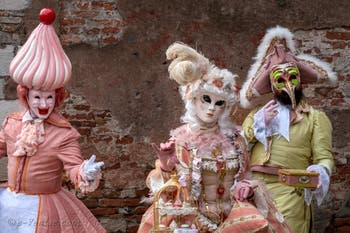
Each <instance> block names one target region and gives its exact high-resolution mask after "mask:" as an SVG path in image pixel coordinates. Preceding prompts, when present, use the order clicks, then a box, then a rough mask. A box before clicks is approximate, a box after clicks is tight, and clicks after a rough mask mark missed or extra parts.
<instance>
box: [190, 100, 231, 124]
mask: <svg viewBox="0 0 350 233" xmlns="http://www.w3.org/2000/svg"><path fill="white" fill-rule="evenodd" d="M225 106H226V102H225V101H224V100H223V99H222V97H220V96H217V95H215V94H209V93H204V94H201V95H199V96H198V97H197V98H196V99H195V111H196V116H197V117H198V120H199V121H200V123H204V124H206V125H212V124H216V123H217V121H218V119H219V117H220V116H221V115H222V114H223V112H224V110H225Z"/></svg>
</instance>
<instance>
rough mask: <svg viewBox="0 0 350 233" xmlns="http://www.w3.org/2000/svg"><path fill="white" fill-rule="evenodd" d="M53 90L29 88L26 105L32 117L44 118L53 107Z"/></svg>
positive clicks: (54, 98)
mask: <svg viewBox="0 0 350 233" xmlns="http://www.w3.org/2000/svg"><path fill="white" fill-rule="evenodd" d="M55 102H56V95H55V91H40V90H29V92H28V105H29V110H30V113H31V115H32V116H33V117H38V118H40V119H46V118H48V117H49V116H50V114H51V112H52V111H53V109H54V107H55Z"/></svg>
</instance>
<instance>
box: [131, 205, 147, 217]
mask: <svg viewBox="0 0 350 233" xmlns="http://www.w3.org/2000/svg"><path fill="white" fill-rule="evenodd" d="M148 208H149V207H146V206H138V207H136V208H135V210H134V211H133V214H140V215H142V214H144V213H145V212H146V210H147V209H148Z"/></svg>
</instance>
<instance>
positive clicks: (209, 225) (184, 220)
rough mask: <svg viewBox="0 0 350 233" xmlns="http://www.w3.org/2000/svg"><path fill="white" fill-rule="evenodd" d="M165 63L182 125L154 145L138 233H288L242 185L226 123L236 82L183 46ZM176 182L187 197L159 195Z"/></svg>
mask: <svg viewBox="0 0 350 233" xmlns="http://www.w3.org/2000/svg"><path fill="white" fill-rule="evenodd" d="M166 56H167V59H169V60H171V63H170V65H169V68H168V71H169V75H170V78H171V79H173V80H175V81H176V82H177V83H178V84H179V85H180V87H179V89H180V94H181V96H182V100H183V101H184V104H185V114H184V115H183V116H182V122H183V123H184V124H183V125H182V126H180V127H178V128H176V129H174V130H172V131H171V132H170V136H171V137H170V139H169V140H168V141H167V142H165V143H161V144H160V146H159V147H158V146H157V145H155V144H153V147H154V148H155V150H156V152H157V155H158V160H157V161H156V169H154V170H153V171H151V172H150V174H149V175H148V177H147V180H146V183H147V186H148V187H149V189H150V194H151V196H150V198H148V199H145V200H152V201H153V205H152V206H151V207H149V209H148V210H147V211H146V213H145V214H144V215H143V218H142V220H141V224H140V227H139V229H138V232H139V233H146V232H165V230H166V232H176V233H181V232H186V233H197V232H222V233H224V232H225V233H228V232H290V229H289V227H288V226H287V225H286V224H285V222H284V220H283V218H278V216H280V215H279V214H278V212H277V211H276V208H275V207H274V205H273V203H272V202H271V200H270V199H269V196H268V195H267V193H266V192H265V191H264V189H263V187H262V186H261V185H260V184H259V183H256V182H254V181H251V180H248V179H247V177H248V176H247V173H246V167H247V165H248V161H247V159H248V157H249V156H248V154H247V150H246V144H245V141H244V139H243V137H241V136H240V128H239V127H238V126H236V125H235V124H234V123H233V122H232V121H231V114H232V109H233V107H234V105H235V104H237V103H238V101H239V94H238V88H237V86H236V79H237V78H238V76H237V75H234V74H232V73H231V72H230V71H228V70H227V69H220V68H218V67H216V66H215V65H214V64H212V63H211V62H209V60H208V59H207V58H206V57H204V56H203V55H202V54H200V53H198V52H197V51H196V50H194V49H192V48H191V47H189V46H187V45H185V44H182V43H178V42H177V43H174V44H172V45H171V46H170V47H169V48H168V50H167V52H166ZM174 179H175V180H176V179H177V180H178V183H179V184H181V186H182V187H183V189H184V190H186V191H185V192H183V194H181V193H180V194H181V195H182V197H183V198H182V199H181V195H178V193H179V192H178V193H177V195H175V197H176V198H173V197H174V195H173V193H172V189H170V191H169V193H164V190H168V189H166V188H167V187H172V186H171V185H172V184H173V183H174ZM163 193H164V195H160V194H163ZM159 197H160V198H159Z"/></svg>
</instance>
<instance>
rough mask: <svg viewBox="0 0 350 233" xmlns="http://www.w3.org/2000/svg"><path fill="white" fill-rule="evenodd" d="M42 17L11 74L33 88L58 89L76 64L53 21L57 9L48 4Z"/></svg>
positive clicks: (18, 81) (15, 58) (13, 62)
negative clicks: (64, 48) (66, 50)
mask: <svg viewBox="0 0 350 233" xmlns="http://www.w3.org/2000/svg"><path fill="white" fill-rule="evenodd" d="M39 18H40V21H41V23H40V24H39V25H38V26H37V27H36V28H35V29H34V30H33V32H32V33H31V34H30V36H29V38H28V40H27V41H26V43H25V44H24V45H23V46H22V48H21V49H20V50H19V52H18V53H17V55H16V56H15V57H14V58H13V60H12V61H11V64H10V76H11V77H12V78H13V80H14V81H15V82H16V83H18V84H21V85H23V86H26V87H28V88H29V89H36V90H39V89H40V90H46V91H47V90H55V89H57V88H60V87H63V86H64V85H65V84H66V83H67V82H68V81H69V79H70V77H71V74H72V65H71V62H70V60H69V58H68V57H67V55H66V54H65V53H64V51H63V49H62V46H61V43H60V41H59V39H58V37H57V35H56V32H55V29H54V28H53V26H52V25H51V24H52V23H53V21H54V20H55V12H54V11H53V10H52V9H50V8H44V9H42V10H41V11H40V14H39Z"/></svg>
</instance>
